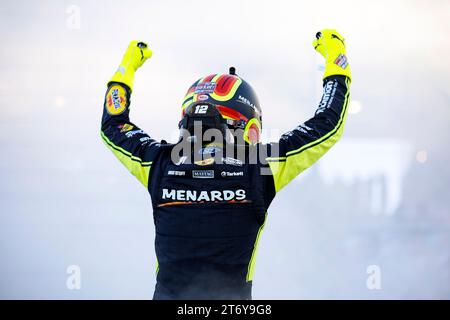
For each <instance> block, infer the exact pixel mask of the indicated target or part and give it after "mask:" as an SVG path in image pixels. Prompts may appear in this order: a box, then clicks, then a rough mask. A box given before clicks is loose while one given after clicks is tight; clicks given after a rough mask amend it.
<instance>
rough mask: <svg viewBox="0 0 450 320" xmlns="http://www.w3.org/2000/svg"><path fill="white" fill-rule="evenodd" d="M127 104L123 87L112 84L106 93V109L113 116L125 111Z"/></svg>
mask: <svg viewBox="0 0 450 320" xmlns="http://www.w3.org/2000/svg"><path fill="white" fill-rule="evenodd" d="M126 106H127V95H126V92H125V89H124V88H123V87H122V86H120V85H113V86H112V87H111V88H109V90H108V93H107V94H106V111H107V112H108V113H109V114H110V115H113V116H116V115H119V114H121V113H122V112H124V111H125V109H126Z"/></svg>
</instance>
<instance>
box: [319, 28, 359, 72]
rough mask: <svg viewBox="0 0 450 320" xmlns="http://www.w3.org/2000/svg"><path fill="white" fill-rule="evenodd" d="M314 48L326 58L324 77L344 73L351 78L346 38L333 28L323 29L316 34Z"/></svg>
mask: <svg viewBox="0 0 450 320" xmlns="http://www.w3.org/2000/svg"><path fill="white" fill-rule="evenodd" d="M312 44H313V47H314V49H315V50H316V51H317V52H319V53H320V54H321V55H322V56H323V57H324V58H325V73H324V75H323V78H324V79H325V78H326V77H329V76H333V75H344V76H347V77H349V78H350V80H351V72H350V65H349V64H348V60H347V56H346V52H345V39H344V37H342V36H341V35H340V34H339V32H337V31H336V30H333V29H323V30H321V31H319V32H317V34H316V39H315V40H314V41H313V43H312Z"/></svg>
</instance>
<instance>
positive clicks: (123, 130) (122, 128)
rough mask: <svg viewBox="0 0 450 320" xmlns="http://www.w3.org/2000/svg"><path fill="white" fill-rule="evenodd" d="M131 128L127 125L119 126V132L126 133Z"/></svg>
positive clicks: (131, 127)
mask: <svg viewBox="0 0 450 320" xmlns="http://www.w3.org/2000/svg"><path fill="white" fill-rule="evenodd" d="M133 128H134V127H133V126H132V125H131V124H129V123H125V124H123V125H120V126H119V129H120V132H128V131H130V130H131V129H133Z"/></svg>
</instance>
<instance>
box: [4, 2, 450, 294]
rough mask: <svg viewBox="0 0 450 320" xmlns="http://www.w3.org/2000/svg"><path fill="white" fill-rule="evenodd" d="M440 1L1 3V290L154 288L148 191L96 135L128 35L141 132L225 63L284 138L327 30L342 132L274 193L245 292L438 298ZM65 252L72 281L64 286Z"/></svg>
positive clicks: (442, 138)
mask: <svg viewBox="0 0 450 320" xmlns="http://www.w3.org/2000/svg"><path fill="white" fill-rule="evenodd" d="M72 5H74V6H72ZM78 10H79V13H80V15H79V17H80V20H79V21H78V20H77V12H78ZM448 12H450V2H449V1H445V0H442V1H425V0H424V1H411V0H408V1H387V0H383V1H345V0H342V1H314V2H312V1H304V2H301V1H260V0H258V1H237V0H236V1H182V0H178V1H139V2H138V1H127V2H123V1H95V2H93V1H71V2H67V1H58V2H56V1H33V2H32V1H8V2H6V1H1V4H0V37H1V47H0V101H1V102H0V103H1V104H0V105H1V113H0V128H1V135H0V144H1V149H2V153H1V154H2V156H1V158H0V192H1V198H0V199H1V202H0V210H1V211H0V297H1V298H64V299H66V298H69V299H78V298H88V299H90V298H106V299H108V298H144V299H146V298H151V296H152V293H153V288H154V284H155V279H154V276H155V261H156V260H155V254H154V248H153V237H154V226H153V218H152V210H151V204H150V201H149V197H148V195H147V191H146V190H145V189H144V188H142V186H141V185H140V183H139V182H137V181H136V180H135V179H134V177H132V176H131V175H130V174H129V173H128V172H127V171H126V170H125V169H124V168H123V167H122V165H121V164H120V163H119V161H117V160H116V159H115V158H114V157H113V155H112V154H111V153H110V151H108V150H107V149H106V147H105V146H104V145H103V143H102V141H101V139H100V137H99V131H100V116H101V112H102V103H103V97H104V92H105V89H106V81H107V80H108V79H109V77H110V76H111V75H112V74H113V72H114V71H115V69H116V67H117V65H118V63H119V62H120V59H121V56H122V53H123V52H124V50H125V48H126V46H127V44H128V42H129V41H130V40H132V39H143V40H146V41H148V42H149V44H150V46H151V48H152V49H153V50H154V56H153V58H152V59H151V60H150V61H148V62H147V63H146V65H145V66H144V67H143V68H142V69H141V70H140V71H139V73H138V74H137V76H136V81H135V88H134V92H133V97H132V113H131V116H132V119H133V121H134V122H136V123H137V124H139V125H140V126H141V127H142V128H143V129H145V130H146V131H147V132H148V133H149V134H150V135H151V136H153V137H156V138H158V139H162V138H166V139H169V140H170V139H172V140H173V138H174V130H175V129H176V126H177V122H178V120H179V115H180V104H181V99H182V97H183V95H184V93H185V90H187V88H188V87H189V85H190V84H191V83H193V82H194V81H195V80H196V79H197V78H199V77H201V76H202V75H205V74H209V73H215V72H226V71H227V70H228V67H229V66H231V65H233V66H235V67H236V68H237V72H238V74H240V75H241V76H242V77H244V78H245V79H246V80H248V81H249V82H250V83H251V84H252V85H253V87H254V88H255V89H256V90H257V92H258V93H259V98H260V101H261V104H262V107H263V112H264V114H263V118H264V126H265V130H266V132H271V130H277V132H278V133H279V134H281V133H283V132H285V131H287V130H290V129H292V128H294V127H295V126H296V125H298V124H299V123H301V122H303V121H305V120H306V119H307V118H308V117H310V116H311V115H312V114H313V112H314V109H315V107H316V105H317V103H318V99H319V94H320V91H321V81H320V74H321V72H320V71H318V62H319V61H320V60H319V59H318V57H317V54H316V53H315V52H314V50H313V49H312V46H311V41H312V40H313V37H314V35H315V33H316V31H318V30H319V29H321V28H323V27H334V28H336V29H338V30H339V31H340V32H341V33H342V34H344V35H345V37H346V39H347V46H348V56H349V59H350V63H351V66H352V70H353V78H354V80H353V84H352V99H353V102H352V105H351V110H350V111H351V114H350V115H349V118H348V122H347V128H346V133H345V136H344V138H343V139H342V141H341V142H339V143H338V145H337V146H336V147H335V149H333V150H332V151H330V153H329V154H327V155H326V156H325V157H324V158H323V160H321V161H320V162H319V163H318V164H316V165H315V166H314V167H312V168H311V169H310V170H309V171H308V172H307V173H305V174H304V175H303V176H301V177H299V179H298V180H296V181H294V182H293V183H292V184H291V185H289V186H288V187H287V188H285V189H284V190H283V191H282V192H281V193H280V194H279V195H278V197H277V198H276V200H275V201H274V203H273V205H272V207H271V209H270V212H269V220H268V224H267V226H266V229H265V231H264V233H263V236H262V239H261V242H260V246H259V254H258V259H257V265H256V271H255V281H254V298H288V299H310V298H331V299H334V298H344V299H347V298H364V299H365V298H368V299H379V298H387V299H391V298H425V299H428V298H450V214H449V213H450V209H449V205H450V198H449V194H450V193H449V189H450V188H449V186H450V169H449V165H448V164H449V162H450V151H449V149H448V148H449V145H450V143H449V142H450V141H449V140H450V139H449V138H450V108H449V96H450V91H449V89H448V83H449V80H450V79H449V71H450V62H449V61H450V59H449V56H450V43H449V33H450V32H449V31H450V30H449V29H450V27H449V24H448ZM74 14H75V16H74ZM272 138H277V137H276V136H275V137H272ZM69 265H78V266H80V268H81V272H82V278H81V279H82V288H81V290H68V289H67V288H66V279H67V276H68V275H67V274H66V268H67V267H68V266H69ZM370 265H377V266H379V268H380V270H381V289H380V290H369V289H368V288H367V286H366V280H367V278H368V277H369V275H368V274H367V272H366V270H367V267H368V266H370Z"/></svg>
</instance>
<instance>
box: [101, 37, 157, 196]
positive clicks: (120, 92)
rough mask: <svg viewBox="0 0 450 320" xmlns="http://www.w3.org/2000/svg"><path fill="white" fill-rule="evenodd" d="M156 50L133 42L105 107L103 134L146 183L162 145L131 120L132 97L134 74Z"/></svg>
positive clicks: (113, 83)
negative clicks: (153, 50) (152, 50)
mask: <svg viewBox="0 0 450 320" xmlns="http://www.w3.org/2000/svg"><path fill="white" fill-rule="evenodd" d="M151 55H152V52H151V51H150V49H149V48H148V47H147V45H146V44H144V43H142V42H138V41H132V42H131V43H130V45H129V46H128V49H127V51H126V52H125V55H124V56H123V59H122V62H121V64H120V66H119V68H118V69H117V71H116V73H115V74H114V76H113V77H112V78H111V80H110V81H109V82H108V89H107V91H106V96H105V102H104V107H103V116H102V125H101V137H102V139H103V141H104V142H105V144H106V145H107V146H108V148H109V149H110V150H111V151H112V152H113V153H114V155H115V156H116V157H117V158H118V159H119V160H120V162H122V164H123V165H124V166H125V167H126V168H127V169H128V170H129V171H130V172H131V173H132V174H133V175H134V176H135V177H136V178H137V179H138V180H139V181H140V182H141V183H142V184H143V185H144V186H145V187H148V178H149V174H150V168H151V165H152V162H153V160H154V159H155V158H156V156H157V154H158V151H159V148H160V145H159V143H157V142H156V141H155V140H153V139H151V138H150V137H149V136H148V135H147V134H146V133H145V132H143V131H142V130H141V129H140V128H139V127H137V126H136V125H135V124H133V123H131V122H130V118H129V113H130V96H131V92H132V90H133V80H134V73H135V72H136V70H137V69H138V68H139V67H140V66H142V64H143V63H144V62H145V60H146V59H148V58H150V57H151Z"/></svg>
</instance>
